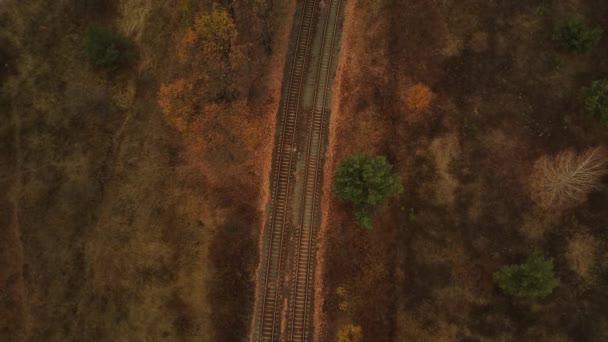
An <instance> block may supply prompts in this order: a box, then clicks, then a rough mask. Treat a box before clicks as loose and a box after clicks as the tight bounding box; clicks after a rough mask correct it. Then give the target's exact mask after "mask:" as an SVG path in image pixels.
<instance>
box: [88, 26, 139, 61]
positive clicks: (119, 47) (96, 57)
mask: <svg viewBox="0 0 608 342" xmlns="http://www.w3.org/2000/svg"><path fill="white" fill-rule="evenodd" d="M85 51H86V53H87V55H88V56H89V59H90V60H91V62H93V64H95V65H99V66H112V65H118V64H122V63H125V62H127V61H128V59H129V42H128V40H127V39H126V38H125V37H123V36H121V35H119V34H115V33H113V32H111V31H109V30H108V29H106V28H104V27H101V26H99V25H96V24H91V25H89V27H88V28H87V31H86V34H85Z"/></svg>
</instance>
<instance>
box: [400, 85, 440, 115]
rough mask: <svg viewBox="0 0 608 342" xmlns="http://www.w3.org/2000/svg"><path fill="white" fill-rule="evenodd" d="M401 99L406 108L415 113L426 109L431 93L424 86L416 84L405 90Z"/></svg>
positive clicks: (431, 96)
mask: <svg viewBox="0 0 608 342" xmlns="http://www.w3.org/2000/svg"><path fill="white" fill-rule="evenodd" d="M403 97H404V101H405V105H406V106H407V108H408V109H410V110H414V111H417V110H421V109H424V108H426V107H427V106H428V105H429V104H430V103H431V99H432V98H433V93H432V92H431V89H430V88H429V87H427V86H426V85H424V84H422V83H417V84H415V85H413V86H411V87H409V88H407V89H406V91H405V94H404V95H403Z"/></svg>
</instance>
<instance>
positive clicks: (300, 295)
mask: <svg viewBox="0 0 608 342" xmlns="http://www.w3.org/2000/svg"><path fill="white" fill-rule="evenodd" d="M340 5H341V0H331V1H330V3H329V8H328V11H329V13H328V14H327V16H326V17H325V23H324V25H323V26H324V28H323V36H322V37H323V38H322V42H321V54H320V58H319V68H318V70H317V74H316V79H315V85H316V89H315V92H314V97H313V106H312V110H311V112H310V114H309V115H310V117H309V119H308V121H309V125H310V126H309V128H308V132H307V133H308V134H307V144H306V155H305V158H306V159H305V160H306V163H305V172H304V177H305V180H304V188H303V191H302V194H301V196H302V197H301V201H300V204H301V207H300V208H299V214H300V217H299V222H298V225H297V230H296V236H295V237H296V250H297V252H296V259H295V264H294V269H293V274H292V277H291V279H292V284H291V288H290V289H291V296H290V297H291V298H290V301H289V302H288V308H289V319H288V324H289V326H288V332H287V337H288V341H308V340H309V339H308V334H309V331H310V329H308V320H309V316H310V310H309V309H310V306H311V300H310V298H311V286H312V283H313V282H312V280H313V279H312V278H313V275H314V254H315V253H314V252H315V250H314V249H315V246H314V244H313V242H314V239H315V237H316V225H315V223H316V222H317V217H318V208H319V202H320V196H319V195H320V189H321V182H320V180H321V178H322V171H323V163H322V159H323V141H324V136H325V131H326V119H327V110H328V98H329V96H328V95H329V90H330V87H331V66H332V58H333V57H334V51H335V41H336V34H337V32H338V23H339V12H340Z"/></svg>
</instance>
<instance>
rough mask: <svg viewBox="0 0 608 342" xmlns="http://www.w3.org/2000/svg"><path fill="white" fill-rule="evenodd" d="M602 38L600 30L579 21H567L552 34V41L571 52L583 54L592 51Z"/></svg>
mask: <svg viewBox="0 0 608 342" xmlns="http://www.w3.org/2000/svg"><path fill="white" fill-rule="evenodd" d="M601 37H602V30H601V29H600V28H597V27H594V28H592V27H589V26H587V25H586V24H584V23H583V22H581V21H579V20H569V21H567V22H565V23H563V24H561V25H560V26H559V27H558V28H557V29H556V30H555V33H554V34H553V39H555V40H556V41H558V42H559V44H560V45H561V46H562V47H563V48H565V49H568V50H570V51H572V52H576V53H578V54H584V53H587V52H589V51H591V49H593V48H594V47H595V46H596V45H597V43H598V42H599V41H600V39H601Z"/></svg>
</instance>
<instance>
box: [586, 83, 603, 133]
mask: <svg viewBox="0 0 608 342" xmlns="http://www.w3.org/2000/svg"><path fill="white" fill-rule="evenodd" d="M583 93H584V95H585V111H586V112H587V113H589V114H591V115H593V116H595V117H597V118H599V119H600V121H602V122H603V123H606V124H608V79H601V80H595V81H593V82H591V86H589V87H587V88H584V90H583Z"/></svg>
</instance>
